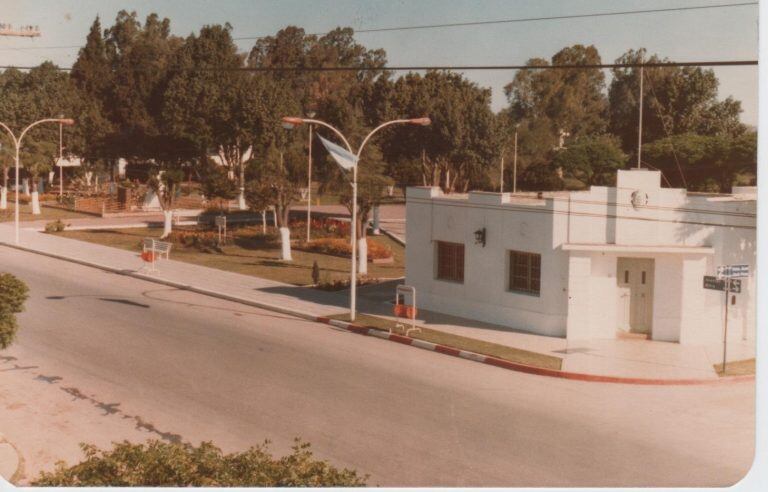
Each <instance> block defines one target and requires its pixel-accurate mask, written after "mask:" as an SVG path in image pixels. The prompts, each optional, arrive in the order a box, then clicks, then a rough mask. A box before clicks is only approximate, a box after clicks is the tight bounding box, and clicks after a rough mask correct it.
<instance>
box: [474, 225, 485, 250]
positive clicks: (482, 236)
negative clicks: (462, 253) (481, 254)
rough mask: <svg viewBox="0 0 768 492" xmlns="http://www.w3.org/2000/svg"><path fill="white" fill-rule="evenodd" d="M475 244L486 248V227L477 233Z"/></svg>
mask: <svg viewBox="0 0 768 492" xmlns="http://www.w3.org/2000/svg"><path fill="white" fill-rule="evenodd" d="M475 244H480V245H482V246H483V248H485V227H483V228H482V229H478V230H476V231H475Z"/></svg>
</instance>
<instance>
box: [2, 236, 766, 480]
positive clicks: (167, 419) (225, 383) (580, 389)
mask: <svg viewBox="0 0 768 492" xmlns="http://www.w3.org/2000/svg"><path fill="white" fill-rule="evenodd" d="M82 247H83V248H84V249H83V251H86V252H93V254H97V252H96V251H95V250H89V249H87V246H86V245H82ZM126 266H129V265H127V264H126ZM0 271H9V272H11V273H13V274H14V275H17V276H18V277H20V278H21V279H23V280H24V281H25V282H26V283H27V284H28V285H29V286H30V288H31V297H30V299H29V301H28V303H27V310H26V312H24V313H23V314H21V315H20V318H19V319H20V324H21V331H20V333H19V337H18V341H17V343H16V344H15V345H14V346H12V347H11V348H10V349H8V350H5V351H3V352H2V353H1V354H0V407H1V408H3V411H2V412H0V432H2V433H3V434H5V436H6V437H7V438H8V439H9V440H10V441H11V442H13V443H15V444H16V445H17V446H18V448H19V450H20V451H21V453H22V455H23V458H24V461H25V469H26V476H27V478H26V479H29V477H33V476H35V475H36V474H37V473H38V472H39V471H40V470H50V469H52V467H53V464H54V462H55V461H56V460H57V459H66V460H68V461H69V462H74V461H77V460H78V459H80V457H81V455H80V452H79V449H78V443H79V442H83V441H84V442H93V443H95V444H97V445H99V446H107V445H109V443H110V442H111V441H116V440H121V439H129V440H131V441H134V442H135V441H142V440H143V439H147V438H159V439H166V440H181V441H188V442H192V443H199V442H200V441H201V440H212V441H214V442H215V443H216V444H218V445H219V446H221V447H222V448H223V449H224V450H225V451H235V450H241V449H244V448H246V447H248V446H250V445H254V444H258V443H260V442H262V440H264V439H271V440H272V441H273V443H274V444H273V449H274V451H275V452H277V453H279V454H282V453H284V452H286V451H287V450H288V448H289V446H290V444H291V443H292V439H293V438H294V437H297V436H299V437H301V438H303V439H305V440H308V441H310V442H311V443H312V445H313V449H314V450H315V451H316V452H317V454H318V456H319V457H320V458H323V459H328V460H330V461H331V462H332V463H334V464H335V465H339V466H346V467H352V468H355V469H357V470H358V471H359V472H361V473H368V474H370V475H371V477H370V479H369V484H371V485H384V486H420V485H422V486H423V485H442V486H542V485H549V486H573V485H594V486H598V485H600V486H649V485H657V486H682V485H686V486H705V485H706V486H725V485H730V484H733V483H734V482H736V481H738V480H739V479H740V478H741V477H742V476H744V474H745V473H746V471H747V470H748V469H749V467H750V465H751V462H752V448H753V444H754V418H755V412H754V385H753V384H752V383H740V384H732V385H718V386H685V387H647V386H632V385H616V384H597V383H587V382H579V381H566V380H560V379H553V378H545V377H540V376H533V375H526V374H521V373H516V372H511V371H505V370H500V369H498V368H495V367H491V366H486V365H483V364H477V363H474V362H471V361H466V360H463V359H458V358H453V357H447V356H444V355H441V354H437V353H432V352H426V351H421V350H416V349H413V348H411V347H406V346H401V345H399V344H393V343H387V342H383V341H381V340H379V339H376V338H373V337H361V336H358V335H354V334H351V333H348V332H344V331H338V330H334V329H333V328H332V327H329V326H327V325H322V324H318V323H314V322H309V321H304V320H299V319H296V318H293V317H290V316H285V315H281V314H277V313H275V312H270V311H264V310H260V309H255V308H250V307H246V306H243V305H241V304H235V303H231V302H227V301H223V300H219V299H213V298H210V297H207V296H202V295H198V294H194V293H191V292H188V291H179V290H177V289H173V288H168V287H165V286H161V285H157V284H154V283H149V282H146V281H143V280H139V279H136V278H131V277H127V276H124V275H116V274H113V273H108V272H105V271H102V270H98V269H94V268H88V267H84V266H81V265H77V264H73V263H69V262H62V261H59V260H55V259H52V258H48V257H45V256H40V255H36V254H32V253H27V252H22V251H18V250H15V249H10V248H7V247H2V248H0ZM212 281H213V280H212ZM286 302H287V300H286Z"/></svg>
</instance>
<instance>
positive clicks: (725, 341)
mask: <svg viewBox="0 0 768 492" xmlns="http://www.w3.org/2000/svg"><path fill="white" fill-rule="evenodd" d="M730 280H731V279H726V281H725V321H724V322H723V376H725V363H726V359H725V354H726V350H727V348H728V297H730V294H731V289H730V287H731V282H730Z"/></svg>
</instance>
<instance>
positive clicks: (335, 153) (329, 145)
mask: <svg viewBox="0 0 768 492" xmlns="http://www.w3.org/2000/svg"><path fill="white" fill-rule="evenodd" d="M318 137H319V138H320V141H321V142H323V145H324V146H325V148H326V149H327V150H328V153H329V154H331V157H333V159H334V160H335V161H336V162H337V163H338V164H339V166H341V167H342V168H343V169H344V170H345V171H349V170H350V169H352V168H353V167H354V166H356V165H357V156H355V155H354V154H353V153H351V152H350V151H348V150H347V149H345V148H344V147H341V146H340V145H336V144H335V143H333V142H331V141H330V140H326V139H324V138H323V137H321V136H320V135H318Z"/></svg>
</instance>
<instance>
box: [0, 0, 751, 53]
mask: <svg viewBox="0 0 768 492" xmlns="http://www.w3.org/2000/svg"><path fill="white" fill-rule="evenodd" d="M758 4H759V2H741V3H726V4H715V5H692V6H689V7H669V8H661V9H645V10H624V11H617V12H594V13H589V14H572V15H555V16H547V17H524V18H516V19H497V20H485V21H470V22H454V23H446V24H425V25H417V26H400V27H375V28H370V29H357V30H355V34H365V33H376V32H393V31H415V30H420V29H443V28H453V27H469V26H487V25H494V24H513V23H520V22H542V21H554V20H568V19H585V18H592V17H613V16H621V15H639V14H653V13H665V12H684V11H695V10H706V9H722V8H733V7H747V6H753V5H758ZM326 34H328V33H327V32H322V33H312V34H309V35H310V36H324V35H326ZM268 37H271V36H269V35H262V36H238V37H233V38H232V39H233V40H234V41H242V40H250V39H266V38H268ZM81 47H82V46H81V45H70V46H26V47H20V48H10V47H4V48H0V50H8V49H16V50H42V49H78V48H81Z"/></svg>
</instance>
